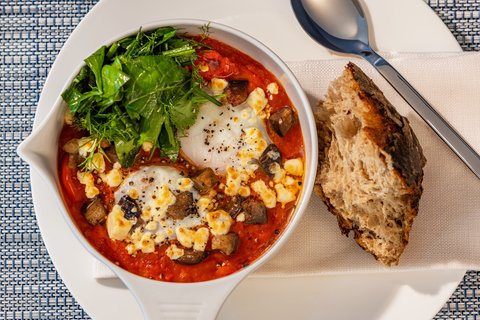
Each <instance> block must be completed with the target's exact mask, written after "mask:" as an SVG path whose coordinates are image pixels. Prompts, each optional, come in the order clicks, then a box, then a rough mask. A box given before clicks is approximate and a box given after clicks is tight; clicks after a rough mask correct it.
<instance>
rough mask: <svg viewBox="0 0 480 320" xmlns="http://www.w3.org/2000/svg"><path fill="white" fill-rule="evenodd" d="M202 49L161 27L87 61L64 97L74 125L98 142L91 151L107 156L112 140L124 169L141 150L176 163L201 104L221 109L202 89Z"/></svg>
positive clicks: (106, 48) (93, 55)
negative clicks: (150, 150)
mask: <svg viewBox="0 0 480 320" xmlns="http://www.w3.org/2000/svg"><path fill="white" fill-rule="evenodd" d="M201 47H204V45H202V43H200V42H197V41H195V40H193V39H191V38H182V37H179V36H178V35H177V30H176V29H175V28H173V27H162V28H158V29H156V30H153V31H149V32H143V31H142V30H140V31H139V32H138V33H137V34H136V35H135V36H132V37H127V38H124V39H122V40H120V41H117V42H114V43H113V44H111V45H110V46H103V47H101V48H100V49H98V50H97V51H96V52H95V53H93V54H92V55H91V56H90V57H88V58H87V59H85V64H86V65H85V66H84V67H83V68H82V69H81V70H80V72H79V74H78V75H77V76H76V77H75V79H74V80H73V81H72V84H71V85H70V87H69V88H68V89H66V90H65V91H64V92H63V94H62V97H63V99H64V100H65V102H66V103H67V104H68V106H69V110H70V112H71V113H72V114H73V116H74V123H75V125H76V126H78V127H79V128H81V129H85V130H87V131H88V132H89V134H90V138H91V141H95V142H96V144H95V145H94V147H92V149H91V150H92V152H93V153H99V152H100V153H103V150H102V148H101V146H100V142H101V141H104V140H107V141H109V142H110V143H113V144H114V145H115V148H116V152H117V155H118V158H119V161H120V163H121V165H122V166H124V167H129V166H131V165H132V164H133V162H134V160H135V156H136V154H137V153H138V150H139V148H140V147H141V146H142V145H149V146H152V147H153V148H159V149H160V151H161V153H162V155H164V156H168V157H169V158H170V159H171V160H173V161H175V160H176V158H177V156H178V152H179V150H180V144H179V141H178V138H177V131H183V130H184V129H186V128H188V127H189V126H191V125H192V124H193V123H194V122H195V119H196V117H197V111H198V107H199V105H200V104H202V103H204V102H207V101H211V102H213V103H215V104H217V105H220V103H219V102H218V101H217V100H216V99H215V98H214V97H211V96H209V95H208V94H207V93H205V92H204V91H203V90H202V89H201V86H202V83H203V79H202V78H201V77H200V75H199V73H198V70H197V69H196V67H195V65H194V61H195V60H196V59H197V54H196V49H197V48H201ZM90 158H92V157H90ZM88 159H89V157H87V158H86V160H87V162H88ZM89 167H92V166H89V164H88V163H84V164H83V168H84V169H87V170H88V168H89Z"/></svg>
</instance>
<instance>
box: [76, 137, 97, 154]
mask: <svg viewBox="0 0 480 320" xmlns="http://www.w3.org/2000/svg"><path fill="white" fill-rule="evenodd" d="M95 144H96V140H93V139H90V138H89V137H84V138H81V139H78V154H79V155H80V156H81V157H84V158H85V157H87V156H88V154H89V153H91V152H93V151H95V150H94V148H95Z"/></svg>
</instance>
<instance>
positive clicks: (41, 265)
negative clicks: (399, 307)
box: [0, 0, 480, 320]
mask: <svg viewBox="0 0 480 320" xmlns="http://www.w3.org/2000/svg"><path fill="white" fill-rule="evenodd" d="M96 2H97V1H95V0H85V1H81V0H69V1H68V0H64V1H61V0H40V1H35V0H29V1H28V0H6V1H5V0H2V2H1V4H0V34H1V35H0V38H1V43H0V110H1V113H0V153H1V155H2V156H1V157H0V195H1V202H0V268H1V272H0V319H8V320H10V319H89V316H88V315H87V314H86V313H85V312H84V311H83V310H82V308H81V307H80V306H79V305H78V303H77V302H76V301H75V299H74V298H73V297H72V296H71V294H70V293H69V291H68V290H67V288H66V287H65V285H64V284H63V282H62V280H61V279H60V277H59V276H58V274H57V272H56V271H55V268H54V266H53V264H52V262H51V260H50V258H49V256H48V253H47V251H46V249H45V246H44V244H43V242H42V238H41V236H40V233H39V230H38V227H37V224H36V220H35V215H34V212H33V204H32V201H31V194H30V185H29V171H28V167H27V166H26V165H25V164H24V162H22V161H21V160H20V159H19V158H18V157H17V156H16V153H15V147H16V146H17V145H18V143H19V142H20V141H21V140H23V139H24V138H25V137H26V136H27V135H28V133H29V132H30V130H31V127H32V124H33V118H34V114H35V106H36V103H37V101H38V98H39V95H40V92H41V89H42V86H43V82H44V80H45V78H46V75H47V73H48V70H49V68H50V66H51V65H52V63H53V61H54V59H55V57H56V55H57V53H58V52H59V50H60V48H61V46H62V44H63V43H64V42H65V40H66V39H67V37H68V35H69V34H70V33H71V32H72V31H73V29H74V28H75V26H76V25H77V24H78V23H79V22H80V20H81V19H82V17H84V16H85V14H86V13H87V12H88V11H89V10H90V9H91V8H92V7H93V5H94V4H95V3H96ZM426 2H427V3H428V4H429V5H430V6H431V7H432V8H433V9H434V10H435V11H436V12H437V14H438V15H439V16H440V17H441V18H442V20H443V21H444V22H445V23H446V24H447V26H448V27H449V28H450V30H451V31H452V32H453V34H454V35H455V37H456V38H457V40H458V41H459V43H460V44H461V46H462V47H463V49H464V50H480V27H479V22H480V0H426ZM479 310H480V272H474V271H470V272H468V273H467V274H466V275H465V277H464V279H463V281H462V282H461V284H460V285H459V287H458V288H457V290H456V291H455V293H454V294H453V296H452V297H451V299H450V300H449V301H448V303H446V304H445V306H444V307H443V308H442V310H441V311H440V312H439V313H438V314H437V316H436V317H435V319H462V320H463V319H465V320H467V319H468V320H474V319H477V318H478V319H480V311H479Z"/></svg>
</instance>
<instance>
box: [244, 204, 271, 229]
mask: <svg viewBox="0 0 480 320" xmlns="http://www.w3.org/2000/svg"><path fill="white" fill-rule="evenodd" d="M242 207H243V210H244V213H245V221H244V222H243V223H246V224H264V223H267V208H266V207H265V205H264V204H263V202H259V201H257V200H255V199H253V198H248V199H247V200H245V201H244V202H243V203H242Z"/></svg>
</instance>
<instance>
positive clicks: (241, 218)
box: [235, 212, 245, 222]
mask: <svg viewBox="0 0 480 320" xmlns="http://www.w3.org/2000/svg"><path fill="white" fill-rule="evenodd" d="M235 220H237V221H238V222H243V221H245V213H243V212H240V213H239V214H238V215H237V218H236V219H235Z"/></svg>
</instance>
